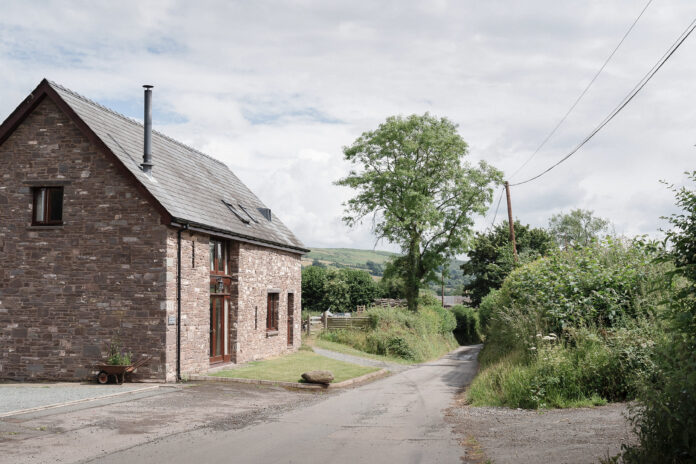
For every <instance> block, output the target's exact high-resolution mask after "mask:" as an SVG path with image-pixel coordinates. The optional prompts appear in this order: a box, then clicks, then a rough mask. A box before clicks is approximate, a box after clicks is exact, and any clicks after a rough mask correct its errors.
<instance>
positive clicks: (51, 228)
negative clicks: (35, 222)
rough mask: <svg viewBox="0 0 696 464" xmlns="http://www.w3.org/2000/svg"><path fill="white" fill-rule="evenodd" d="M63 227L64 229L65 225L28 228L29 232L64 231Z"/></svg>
mask: <svg viewBox="0 0 696 464" xmlns="http://www.w3.org/2000/svg"><path fill="white" fill-rule="evenodd" d="M63 227H64V225H63V224H61V225H52V226H27V230H55V229H62V228H63Z"/></svg>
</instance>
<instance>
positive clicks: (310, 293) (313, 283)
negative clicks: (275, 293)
mask: <svg viewBox="0 0 696 464" xmlns="http://www.w3.org/2000/svg"><path fill="white" fill-rule="evenodd" d="M379 294H380V289H379V287H378V285H377V283H375V281H374V280H372V277H370V274H368V273H367V271H362V270H359V269H338V270H337V269H332V268H327V267H326V266H323V267H318V266H308V267H305V268H303V269H302V308H303V309H305V310H308V311H325V310H327V309H331V310H332V311H355V308H356V306H357V305H369V304H371V303H372V302H373V301H374V300H375V298H377V297H378V296H379Z"/></svg>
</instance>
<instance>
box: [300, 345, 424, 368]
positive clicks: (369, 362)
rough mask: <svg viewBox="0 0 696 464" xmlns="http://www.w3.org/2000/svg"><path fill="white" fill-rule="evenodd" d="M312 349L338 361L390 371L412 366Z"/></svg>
mask: <svg viewBox="0 0 696 464" xmlns="http://www.w3.org/2000/svg"><path fill="white" fill-rule="evenodd" d="M312 349H313V350H314V352H315V353H316V354H319V355H321V356H324V357H326V358H331V359H336V360H338V361H345V362H349V363H353V364H357V365H358V366H367V367H379V368H381V369H387V370H389V371H391V372H401V371H405V370H406V369H410V368H411V367H413V366H412V365H408V364H398V363H390V362H386V361H380V360H378V359H369V358H362V357H359V356H352V355H350V354H344V353H338V352H336V351H330V350H325V349H323V348H317V347H312Z"/></svg>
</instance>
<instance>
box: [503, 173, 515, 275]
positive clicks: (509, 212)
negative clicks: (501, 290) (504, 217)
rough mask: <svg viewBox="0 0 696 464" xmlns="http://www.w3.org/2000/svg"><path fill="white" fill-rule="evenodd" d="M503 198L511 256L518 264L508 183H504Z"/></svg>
mask: <svg viewBox="0 0 696 464" xmlns="http://www.w3.org/2000/svg"><path fill="white" fill-rule="evenodd" d="M505 197H506V199H507V207H508V224H509V225H510V242H512V255H513V256H514V257H515V262H518V258H517V243H515V224H514V223H513V222H512V204H511V203H510V183H509V182H508V181H505Z"/></svg>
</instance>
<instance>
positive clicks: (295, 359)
mask: <svg viewBox="0 0 696 464" xmlns="http://www.w3.org/2000/svg"><path fill="white" fill-rule="evenodd" d="M316 370H325V371H331V373H332V374H333V375H334V383H338V382H343V381H344V380H348V379H352V378H355V377H359V376H361V375H365V374H369V373H370V372H374V371H376V370H378V369H377V368H376V367H364V366H358V365H356V364H351V363H347V362H343V361H337V360H335V359H329V358H325V357H324V356H319V355H318V354H316V353H313V352H311V351H298V352H297V353H293V354H290V355H287V356H282V357H280V358H275V359H268V360H265V361H253V362H250V363H248V364H246V365H244V366H243V367H239V368H236V369H230V370H224V371H220V372H216V373H214V374H212V375H214V376H216V377H231V378H237V379H259V380H276V381H279V382H302V381H303V380H302V377H301V376H302V373H303V372H307V371H316Z"/></svg>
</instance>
